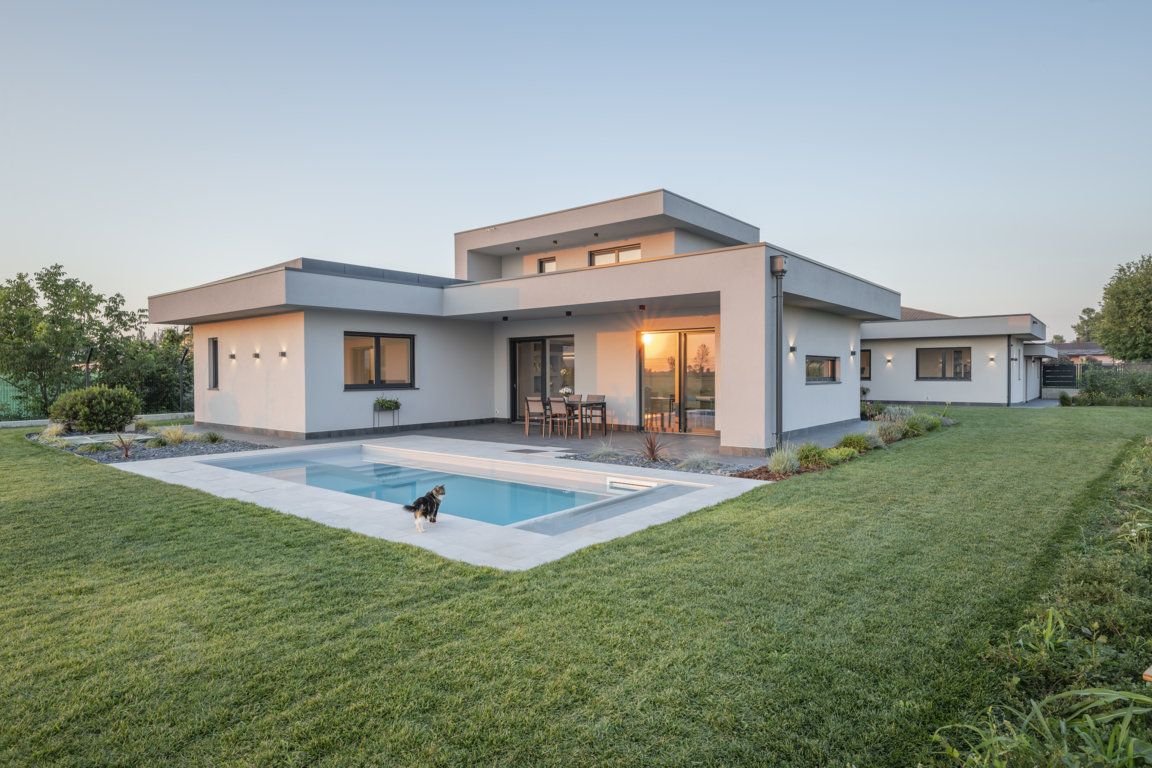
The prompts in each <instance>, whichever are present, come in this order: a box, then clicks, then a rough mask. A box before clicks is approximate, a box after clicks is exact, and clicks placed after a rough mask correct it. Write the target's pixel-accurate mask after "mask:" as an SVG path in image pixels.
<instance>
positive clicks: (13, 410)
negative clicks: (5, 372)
mask: <svg viewBox="0 0 1152 768" xmlns="http://www.w3.org/2000/svg"><path fill="white" fill-rule="evenodd" d="M19 394H20V390H18V389H16V386H15V385H14V384H12V382H10V381H8V380H7V379H0V420H10V421H17V420H20V419H39V418H42V417H43V416H44V414H42V413H39V412H38V411H37V410H36V409H35V408H29V407H28V406H26V405H24V403H22V402H21V401H20V399H19V398H18V397H17V396H18V395H19Z"/></svg>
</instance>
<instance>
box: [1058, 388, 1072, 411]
mask: <svg viewBox="0 0 1152 768" xmlns="http://www.w3.org/2000/svg"><path fill="white" fill-rule="evenodd" d="M1060 405H1062V406H1064V407H1065V408H1067V407H1068V406H1070V405H1072V396H1071V395H1069V394H1068V393H1067V392H1063V391H1061V392H1060Z"/></svg>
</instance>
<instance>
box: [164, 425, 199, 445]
mask: <svg viewBox="0 0 1152 768" xmlns="http://www.w3.org/2000/svg"><path fill="white" fill-rule="evenodd" d="M158 434H159V435H160V437H161V438H162V439H163V440H164V445H180V444H181V443H185V442H187V441H189V440H191V439H192V436H191V435H189V434H188V432H187V431H186V430H185V429H184V427H164V429H161V430H159V433H158Z"/></svg>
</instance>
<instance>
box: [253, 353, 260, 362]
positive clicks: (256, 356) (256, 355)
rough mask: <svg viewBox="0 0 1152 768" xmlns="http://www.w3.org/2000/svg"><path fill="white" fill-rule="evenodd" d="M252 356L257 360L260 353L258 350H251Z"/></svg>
mask: <svg viewBox="0 0 1152 768" xmlns="http://www.w3.org/2000/svg"><path fill="white" fill-rule="evenodd" d="M252 358H253V359H254V360H259V359H260V353H259V352H253V353H252Z"/></svg>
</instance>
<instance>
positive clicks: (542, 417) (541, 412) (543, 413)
mask: <svg viewBox="0 0 1152 768" xmlns="http://www.w3.org/2000/svg"><path fill="white" fill-rule="evenodd" d="M536 421H538V422H540V437H544V434H545V430H546V429H547V428H548V426H549V425H548V412H547V410H545V408H544V401H543V399H541V398H540V396H539V395H529V396H528V397H525V398H524V437H528V427H529V425H531V424H532V423H533V422H536Z"/></svg>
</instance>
